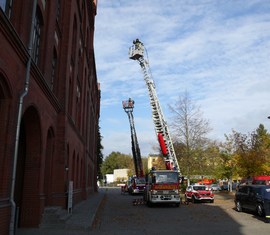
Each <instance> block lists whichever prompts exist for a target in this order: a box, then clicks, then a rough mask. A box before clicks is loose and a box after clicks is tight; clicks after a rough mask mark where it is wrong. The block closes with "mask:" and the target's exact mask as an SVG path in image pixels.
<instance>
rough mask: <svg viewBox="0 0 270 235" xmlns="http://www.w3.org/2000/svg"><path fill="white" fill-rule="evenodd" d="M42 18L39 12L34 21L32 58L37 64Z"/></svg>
mask: <svg viewBox="0 0 270 235" xmlns="http://www.w3.org/2000/svg"><path fill="white" fill-rule="evenodd" d="M40 32H41V20H40V17H39V14H38V12H37V14H36V17H35V22H34V32H33V48H32V59H33V61H34V62H35V63H36V64H37V62H38V56H39V46H40Z"/></svg>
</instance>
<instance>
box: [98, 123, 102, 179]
mask: <svg viewBox="0 0 270 235" xmlns="http://www.w3.org/2000/svg"><path fill="white" fill-rule="evenodd" d="M101 140H102V136H101V134H100V127H98V139H97V177H98V178H99V179H101V178H102V174H101V165H102V162H103V153H102V150H103V146H102V144H101Z"/></svg>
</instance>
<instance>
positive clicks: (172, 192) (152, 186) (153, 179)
mask: <svg viewBox="0 0 270 235" xmlns="http://www.w3.org/2000/svg"><path fill="white" fill-rule="evenodd" d="M145 52H147V51H146V49H145V46H144V44H143V43H142V42H141V41H140V40H139V39H136V40H134V41H133V45H132V46H131V47H130V48H129V58H130V59H132V60H136V61H137V62H138V63H139V65H140V67H141V69H142V72H143V77H144V81H145V83H146V86H147V89H148V94H149V97H150V106H151V108H152V119H153V122H154V126H155V132H156V136H157V140H158V142H159V144H160V149H161V153H162V155H163V158H164V161H165V166H166V170H165V171H158V170H153V171H151V172H150V173H149V174H148V176H147V177H146V178H147V181H146V189H145V192H144V200H145V201H146V202H147V204H148V205H151V204H152V203H174V204H175V205H179V204H180V197H179V181H180V178H182V177H181V172H180V168H179V165H178V161H177V158H176V154H175V151H174V147H173V142H172V139H171V136H170V133H169V128H168V125H167V122H166V121H165V118H164V115H163V112H162V109H161V106H160V103H159V100H158V97H157V93H156V88H155V84H154V80H153V78H152V74H151V70H150V66H149V60H147V59H146V58H145V56H144V54H145ZM146 55H147V53H146ZM159 178H162V180H161V181H159ZM171 178H173V179H174V180H171Z"/></svg>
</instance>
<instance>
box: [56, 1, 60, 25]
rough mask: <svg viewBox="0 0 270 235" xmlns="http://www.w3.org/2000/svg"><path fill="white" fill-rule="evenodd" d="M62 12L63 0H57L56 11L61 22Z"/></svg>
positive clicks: (57, 18)
mask: <svg viewBox="0 0 270 235" xmlns="http://www.w3.org/2000/svg"><path fill="white" fill-rule="evenodd" d="M60 14H61V0H57V13H56V20H57V21H58V22H59V19H60Z"/></svg>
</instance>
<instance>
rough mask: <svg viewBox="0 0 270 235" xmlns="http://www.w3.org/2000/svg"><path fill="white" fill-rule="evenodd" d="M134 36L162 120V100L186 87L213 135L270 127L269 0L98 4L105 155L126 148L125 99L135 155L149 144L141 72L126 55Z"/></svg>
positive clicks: (172, 97) (152, 140)
mask: <svg viewBox="0 0 270 235" xmlns="http://www.w3.org/2000/svg"><path fill="white" fill-rule="evenodd" d="M136 38H139V39H141V41H142V42H143V43H144V45H145V46H146V49H147V52H148V56H149V62H150V67H151V71H152V74H153V78H154V81H155V84H156V90H157V94H158V97H159V100H160V103H161V106H162V108H163V111H164V114H165V118H166V119H167V118H168V117H169V116H170V113H169V111H168V107H167V105H168V104H169V103H170V104H173V103H174V102H176V100H177V98H178V96H179V95H180V94H182V93H183V92H184V91H185V90H187V91H188V92H189V94H190V95H191V96H192V98H193V99H195V100H196V102H197V103H198V104H199V105H201V107H202V111H203V112H204V115H205V117H206V118H208V119H209V120H210V124H211V127H212V128H213V132H212V134H211V135H212V136H213V138H215V137H218V138H222V136H223V135H224V133H228V132H230V131H231V129H232V128H233V129H235V130H238V131H241V132H244V133H247V132H251V131H253V130H254V129H255V128H257V127H258V125H259V124H260V123H263V124H264V125H265V126H266V128H268V129H269V128H270V120H268V119H267V116H269V115H270V108H269V100H270V92H269V87H270V60H269V51H270V4H269V0H250V1H245V4H243V1H241V0H219V1H216V0H201V1H197V0H170V1H165V2H164V1H161V0H155V1H151V0H137V1H126V0H114V1H112V0H107V1H99V2H98V14H97V16H96V25H95V56H96V68H97V74H98V79H99V81H100V83H101V98H102V100H101V117H100V120H101V132H102V133H101V134H102V135H103V137H104V138H103V146H104V152H106V154H109V153H110V151H120V152H124V153H130V152H131V148H130V130H129V124H128V120H127V117H126V114H125V113H124V111H123V110H122V107H121V102H122V100H125V99H128V98H129V97H131V98H133V99H134V100H135V102H136V109H135V110H134V118H135V125H136V130H137V136H138V140H139V143H140V147H141V152H143V153H144V154H147V153H148V152H152V150H151V149H152V146H151V143H153V144H154V143H156V137H155V133H154V125H153V122H152V119H151V108H150V104H149V97H148V91H147V88H146V85H145V82H144V80H143V74H142V71H141V69H140V66H139V64H138V63H137V62H136V61H132V60H129V59H128V49H129V47H130V46H131V45H132V41H133V40H134V39H136ZM149 127H150V128H149ZM116 128H118V129H117V131H116ZM106 154H105V155H106Z"/></svg>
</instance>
